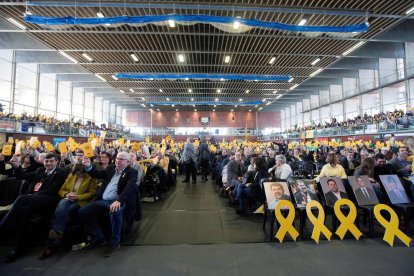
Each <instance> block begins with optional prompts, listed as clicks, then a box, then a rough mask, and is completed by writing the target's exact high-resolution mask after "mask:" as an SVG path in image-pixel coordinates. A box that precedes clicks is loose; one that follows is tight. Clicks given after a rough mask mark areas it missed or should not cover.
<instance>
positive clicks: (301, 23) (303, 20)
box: [298, 18, 308, 26]
mask: <svg viewBox="0 0 414 276" xmlns="http://www.w3.org/2000/svg"><path fill="white" fill-rule="evenodd" d="M307 21H308V20H306V19H305V18H302V19H301V20H300V21H299V23H298V26H303V25H305V24H306V22H307Z"/></svg>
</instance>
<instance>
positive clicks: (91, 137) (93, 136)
mask: <svg viewBox="0 0 414 276" xmlns="http://www.w3.org/2000/svg"><path fill="white" fill-rule="evenodd" d="M93 139H95V133H91V134H89V141H92V140H93Z"/></svg>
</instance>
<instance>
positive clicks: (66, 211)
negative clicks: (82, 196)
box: [52, 198, 80, 233]
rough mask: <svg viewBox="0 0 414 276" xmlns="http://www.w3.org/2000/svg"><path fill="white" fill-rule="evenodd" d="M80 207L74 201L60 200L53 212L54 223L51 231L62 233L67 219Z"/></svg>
mask: <svg viewBox="0 0 414 276" xmlns="http://www.w3.org/2000/svg"><path fill="white" fill-rule="evenodd" d="M79 208H80V206H79V204H78V203H77V202H76V201H71V200H68V199H66V198H64V199H61V200H60V202H59V204H58V206H57V207H56V211H55V223H54V224H53V226H52V229H53V230H55V231H60V232H62V233H63V232H64V231H65V228H66V224H67V222H68V217H69V216H70V215H73V214H75V213H76V212H77V211H78V210H79Z"/></svg>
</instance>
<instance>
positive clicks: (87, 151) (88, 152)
mask: <svg viewBox="0 0 414 276" xmlns="http://www.w3.org/2000/svg"><path fill="white" fill-rule="evenodd" d="M81 148H82V151H83V154H84V155H85V156H86V157H89V158H91V157H94V156H95V152H94V151H93V149H92V145H91V143H83V144H82V146H81Z"/></svg>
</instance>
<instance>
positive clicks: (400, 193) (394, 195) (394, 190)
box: [383, 175, 410, 204]
mask: <svg viewBox="0 0 414 276" xmlns="http://www.w3.org/2000/svg"><path fill="white" fill-rule="evenodd" d="M383 184H384V185H385V186H387V189H386V190H387V194H388V197H389V199H390V201H391V203H392V204H400V203H408V202H409V201H410V200H409V199H408V197H407V193H406V192H405V190H404V189H400V187H398V186H399V185H398V183H397V181H396V180H395V179H394V176H392V175H388V176H387V181H386V182H385V183H383Z"/></svg>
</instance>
